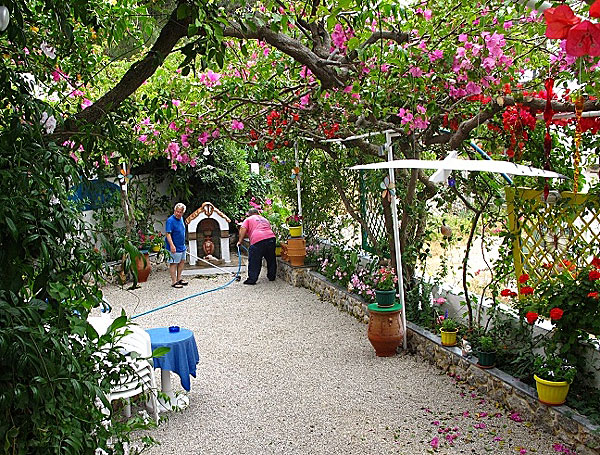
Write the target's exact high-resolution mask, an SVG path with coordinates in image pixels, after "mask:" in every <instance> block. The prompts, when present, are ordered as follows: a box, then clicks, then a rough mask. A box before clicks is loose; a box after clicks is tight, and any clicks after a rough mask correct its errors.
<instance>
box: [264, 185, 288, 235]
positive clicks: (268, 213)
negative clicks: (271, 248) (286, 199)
mask: <svg viewBox="0 0 600 455" xmlns="http://www.w3.org/2000/svg"><path fill="white" fill-rule="evenodd" d="M268 201H270V202H271V203H270V204H268V203H267V202H268ZM262 208H263V211H262V213H261V215H262V216H264V217H265V218H266V219H267V220H269V223H270V224H271V229H272V230H273V233H274V234H275V238H276V241H277V243H278V244H279V243H280V242H282V241H283V240H284V239H285V238H286V233H287V230H286V228H285V220H286V219H287V217H288V216H290V210H289V209H288V208H287V207H286V206H285V205H283V203H282V202H281V201H280V200H278V199H277V198H275V197H273V198H266V199H265V203H264V204H263V206H262Z"/></svg>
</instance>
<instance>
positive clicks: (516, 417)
mask: <svg viewBox="0 0 600 455" xmlns="http://www.w3.org/2000/svg"><path fill="white" fill-rule="evenodd" d="M508 418H509V419H510V420H512V421H513V422H522V421H523V417H521V416H520V415H519V413H518V412H512V413H511V414H510V415H509V416H508Z"/></svg>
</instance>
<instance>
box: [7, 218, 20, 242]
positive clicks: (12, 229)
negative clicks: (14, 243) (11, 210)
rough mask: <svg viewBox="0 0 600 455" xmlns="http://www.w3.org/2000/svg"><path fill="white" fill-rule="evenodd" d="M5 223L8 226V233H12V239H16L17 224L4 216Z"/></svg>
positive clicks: (17, 233) (17, 235)
mask: <svg viewBox="0 0 600 455" xmlns="http://www.w3.org/2000/svg"><path fill="white" fill-rule="evenodd" d="M6 224H7V226H8V230H9V231H10V234H11V235H12V237H13V239H15V240H18V239H19V231H18V230H17V226H15V223H14V222H13V220H11V219H10V218H8V217H6Z"/></svg>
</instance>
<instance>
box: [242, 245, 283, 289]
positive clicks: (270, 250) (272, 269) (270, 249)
mask: <svg viewBox="0 0 600 455" xmlns="http://www.w3.org/2000/svg"><path fill="white" fill-rule="evenodd" d="M263 258H265V259H266V260H267V278H269V280H271V281H273V280H274V279H275V277H276V276H277V259H276V258H275V237H272V238H270V239H264V240H261V241H260V242H256V243H255V244H253V245H250V249H249V250H248V281H249V282H251V283H256V281H257V280H258V275H260V269H261V268H262V260H263Z"/></svg>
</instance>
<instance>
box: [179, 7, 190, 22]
mask: <svg viewBox="0 0 600 455" xmlns="http://www.w3.org/2000/svg"><path fill="white" fill-rule="evenodd" d="M190 14H191V10H190V7H189V5H188V4H187V3H180V4H179V6H178V7H177V19H178V20H181V19H185V18H186V17H188V16H189V15H190Z"/></svg>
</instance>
